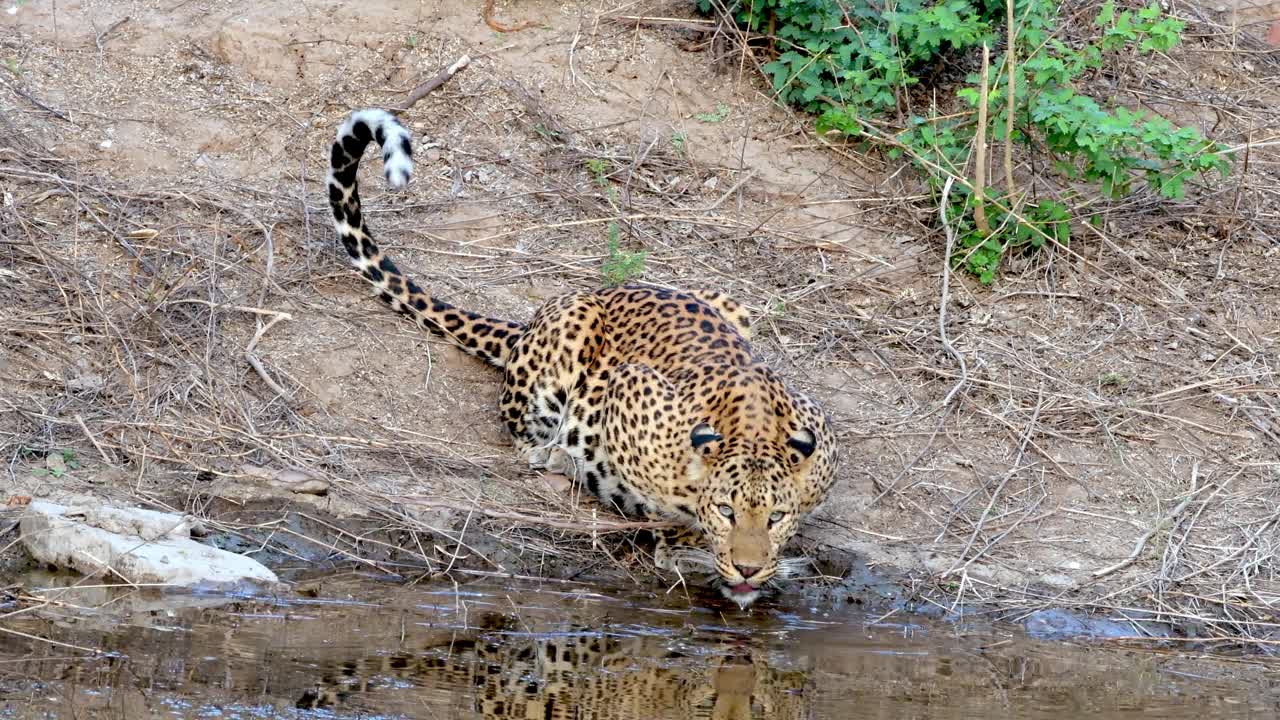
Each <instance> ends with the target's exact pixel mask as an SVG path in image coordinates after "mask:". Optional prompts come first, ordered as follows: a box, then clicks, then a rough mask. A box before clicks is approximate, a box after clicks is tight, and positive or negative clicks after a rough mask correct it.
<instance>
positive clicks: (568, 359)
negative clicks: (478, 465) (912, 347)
mask: <svg viewBox="0 0 1280 720" xmlns="http://www.w3.org/2000/svg"><path fill="white" fill-rule="evenodd" d="M370 143H376V144H377V145H378V147H379V148H381V151H382V165H383V175H384V177H385V179H386V182H387V185H388V186H389V187H390V189H391V190H393V191H395V190H402V189H403V188H405V187H406V186H407V184H408V183H409V180H410V178H411V175H412V172H413V157H412V156H413V150H412V140H411V135H410V133H409V131H408V130H407V129H405V127H404V125H402V124H401V123H400V121H399V120H398V119H397V117H396V116H395V114H393V113H391V112H389V111H387V110H383V109H378V108H366V109H360V110H355V111H353V112H352V113H351V114H350V115H348V116H347V118H346V119H345V120H344V121H343V122H342V123H341V125H340V126H339V127H338V130H337V136H336V138H335V140H334V142H333V144H332V146H331V148H330V158H329V171H328V175H327V178H326V186H327V189H328V197H329V206H330V208H331V210H332V212H333V225H334V229H335V231H336V233H337V236H338V240H339V241H340V243H341V245H342V247H343V248H344V249H345V250H346V254H347V257H348V258H349V260H350V263H351V265H352V266H353V267H354V268H355V270H356V272H358V273H359V274H360V275H361V276H362V277H363V278H364V279H365V281H367V283H368V284H369V285H370V286H372V291H373V293H375V294H376V295H377V296H378V297H379V298H381V300H382V301H383V302H384V303H385V304H387V305H388V306H390V307H391V309H393V310H394V311H396V312H398V313H400V314H402V315H404V316H406V317H408V318H409V319H411V320H412V321H414V322H415V323H416V324H417V325H418V327H420V328H422V329H424V330H426V331H428V332H429V333H432V334H434V335H436V336H439V337H441V338H443V339H445V340H447V341H448V342H450V343H452V344H453V345H454V346H456V347H457V348H459V349H461V350H462V351H463V352H464V353H466V354H469V355H471V356H473V357H476V358H478V359H480V360H482V361H483V362H485V363H487V364H488V365H490V366H492V367H494V368H495V369H497V370H499V371H501V373H502V384H501V390H500V392H499V394H498V413H499V416H500V418H501V420H502V422H503V424H504V425H505V428H506V430H507V432H508V434H509V435H510V437H511V439H512V443H513V445H514V447H515V451H516V454H517V457H518V458H519V459H521V460H522V461H523V462H525V463H527V464H528V465H529V467H530V468H533V469H535V470H544V471H548V472H550V471H553V470H560V471H562V472H563V474H565V475H567V476H568V477H569V478H570V479H571V481H572V482H573V484H574V485H575V487H585V489H586V490H587V491H588V492H589V493H591V494H592V495H594V496H595V497H596V498H597V499H598V500H599V501H600V502H601V503H603V504H604V505H605V506H606V507H608V508H610V509H612V510H614V511H617V512H619V513H621V514H623V515H630V516H635V517H642V518H648V519H649V520H651V521H654V522H655V523H666V524H667V528H666V529H663V530H659V531H656V532H655V534H656V535H657V539H656V543H655V546H656V547H655V550H654V553H653V560H654V563H655V566H656V568H657V569H658V570H660V571H672V570H674V571H676V572H677V573H680V571H681V568H682V567H691V568H694V569H699V570H702V571H704V572H705V574H706V575H707V576H708V577H709V578H710V584H711V585H712V586H714V587H716V588H718V589H719V590H720V592H721V594H722V595H723V596H724V597H725V598H728V599H729V600H731V601H733V602H735V603H737V604H738V605H739V606H740V607H741V608H744V609H745V608H747V607H748V606H750V605H752V604H753V603H755V602H756V600H757V599H758V598H759V597H760V596H761V595H762V593H766V592H771V591H772V590H773V589H776V588H777V587H778V586H779V584H780V583H781V582H782V581H784V580H786V579H789V578H794V577H795V576H797V575H799V574H801V573H803V572H804V571H805V569H806V568H807V567H808V564H807V563H806V562H805V560H804V558H803V557H799V558H788V557H784V555H783V549H784V547H785V546H786V545H787V544H788V543H789V542H790V541H791V540H792V538H793V537H794V536H795V535H796V534H797V532H798V530H799V529H800V527H801V525H802V523H803V521H804V520H805V519H806V518H807V517H808V516H809V515H810V514H811V513H812V511H813V510H814V509H815V508H816V507H817V506H818V505H819V504H821V503H822V502H823V501H825V499H826V498H827V496H828V494H829V491H830V488H831V486H832V484H833V482H834V479H835V473H836V467H837V462H838V458H839V452H838V448H837V445H836V435H835V430H834V428H833V425H832V421H831V419H830V417H829V415H828V414H827V413H826V412H825V411H824V410H823V408H822V407H821V406H820V405H819V404H818V403H817V402H816V401H815V400H813V399H812V398H810V397H809V396H808V395H806V394H804V393H802V392H800V391H798V390H796V389H795V388H794V387H792V386H791V385H790V384H788V383H787V382H786V380H784V379H783V378H782V377H781V376H780V374H779V373H777V372H776V371H775V370H774V369H772V368H771V367H770V366H769V364H768V363H766V362H765V361H764V360H763V359H762V358H761V357H760V356H759V355H758V354H757V353H756V352H755V350H754V349H753V347H752V345H751V327H750V325H751V318H750V313H749V312H748V311H747V310H746V308H745V307H744V306H743V305H742V304H740V303H739V302H737V301H736V300H734V299H733V298H731V297H729V296H728V295H727V294H725V293H722V292H720V291H717V290H708V289H683V290H682V289H673V288H668V287H663V286H660V285H656V284H645V283H626V284H623V285H620V286H605V287H599V288H596V289H593V290H573V291H569V292H566V293H564V294H562V295H559V296H557V297H553V298H551V299H548V300H546V301H545V302H544V303H543V304H542V305H541V306H540V307H539V308H538V309H537V310H536V312H534V314H533V317H532V318H531V319H530V320H529V321H528V322H517V321H515V320H510V319H504V318H496V317H489V316H487V315H485V314H483V313H478V312H475V311H473V310H467V309H463V308H459V307H457V306H455V305H453V304H451V303H449V302H448V301H446V300H444V299H442V298H440V297H438V296H437V295H434V294H432V293H430V292H428V291H427V290H425V289H424V288H423V287H422V286H420V285H419V284H418V283H417V282H416V281H414V280H413V279H412V278H410V277H408V276H407V275H406V274H405V273H404V272H402V271H401V269H400V267H399V266H398V265H397V264H396V263H395V261H394V260H392V259H391V257H389V256H388V255H387V253H385V252H384V251H383V250H382V249H380V248H379V247H378V245H377V244H375V242H374V238H373V235H372V233H371V231H370V229H369V226H368V223H367V221H366V219H365V217H364V214H363V213H362V208H361V202H360V193H359V184H358V180H357V174H358V170H359V165H360V161H361V158H362V156H363V154H364V151H365V149H366V148H367V147H368V145H369V144H370ZM681 577H682V578H683V574H681Z"/></svg>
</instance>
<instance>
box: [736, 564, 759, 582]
mask: <svg viewBox="0 0 1280 720" xmlns="http://www.w3.org/2000/svg"><path fill="white" fill-rule="evenodd" d="M733 566H734V567H735V568H737V570H738V572H740V573H742V578H743V579H744V580H746V579H748V578H750V577H751V576H752V575H755V574H756V573H758V572H760V567H759V566H758V565H739V564H738V563H734V564H733Z"/></svg>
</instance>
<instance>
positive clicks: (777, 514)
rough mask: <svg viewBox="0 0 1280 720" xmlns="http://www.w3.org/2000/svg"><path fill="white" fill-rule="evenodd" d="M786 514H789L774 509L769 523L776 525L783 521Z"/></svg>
mask: <svg viewBox="0 0 1280 720" xmlns="http://www.w3.org/2000/svg"><path fill="white" fill-rule="evenodd" d="M786 515H787V514H786V513H784V512H782V511H781V510H776V511H774V512H773V514H771V515H769V524H770V525H776V524H778V523H780V522H782V518H784V517H786Z"/></svg>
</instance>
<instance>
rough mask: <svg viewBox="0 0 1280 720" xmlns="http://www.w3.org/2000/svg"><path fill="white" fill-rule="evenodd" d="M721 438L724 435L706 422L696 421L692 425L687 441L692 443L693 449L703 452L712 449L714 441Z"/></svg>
mask: <svg viewBox="0 0 1280 720" xmlns="http://www.w3.org/2000/svg"><path fill="white" fill-rule="evenodd" d="M723 439H724V437H723V436H722V435H721V434H720V433H718V432H716V429H715V428H713V427H711V426H710V425H708V424H707V423H698V424H697V425H695V426H694V428H693V432H691V433H689V443H690V444H691V445H693V449H694V450H701V451H702V452H704V453H706V452H710V451H711V450H713V449H714V448H715V443H718V442H720V441H721V440H723Z"/></svg>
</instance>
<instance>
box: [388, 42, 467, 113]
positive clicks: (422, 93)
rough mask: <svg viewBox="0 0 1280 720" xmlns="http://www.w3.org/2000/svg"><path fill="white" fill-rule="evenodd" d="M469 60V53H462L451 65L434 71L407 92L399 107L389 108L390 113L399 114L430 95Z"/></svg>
mask: <svg viewBox="0 0 1280 720" xmlns="http://www.w3.org/2000/svg"><path fill="white" fill-rule="evenodd" d="M470 62H471V56H470V55H463V56H462V57H460V58H458V59H457V60H455V61H454V62H453V64H452V65H450V66H449V67H447V68H445V69H443V70H441V71H440V72H438V73H436V74H435V76H434V77H432V78H431V79H430V80H427V81H426V82H424V83H422V84H421V85H419V86H418V87H416V88H414V89H413V92H411V93H409V97H407V98H405V101H404V102H402V103H400V105H399V107H396V108H393V109H392V110H391V114H393V115H399V114H400V113H402V112H404V111H405V110H408V109H409V108H411V107H413V106H414V105H416V104H418V101H419V100H421V99H422V98H424V97H426V96H427V95H430V94H431V93H432V92H434V91H435V90H436V88H438V87H440V86H441V85H444V84H445V83H447V82H449V79H450V78H452V77H453V76H454V75H457V74H458V72H460V71H461V70H462V69H463V68H465V67H466V66H467V65H468V64H470Z"/></svg>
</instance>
